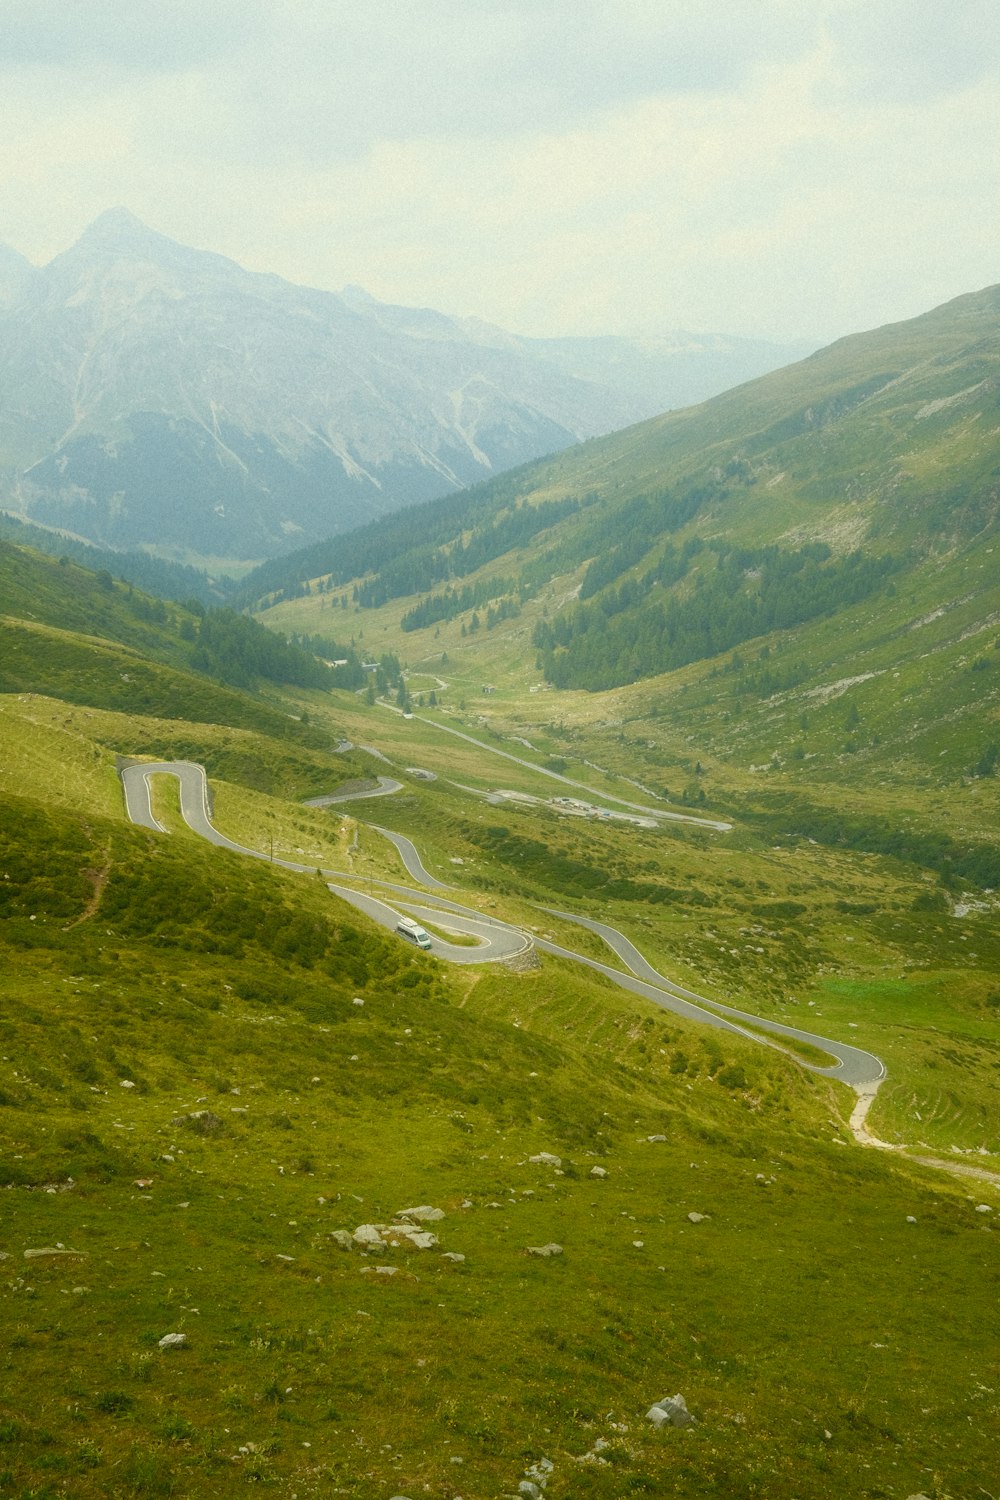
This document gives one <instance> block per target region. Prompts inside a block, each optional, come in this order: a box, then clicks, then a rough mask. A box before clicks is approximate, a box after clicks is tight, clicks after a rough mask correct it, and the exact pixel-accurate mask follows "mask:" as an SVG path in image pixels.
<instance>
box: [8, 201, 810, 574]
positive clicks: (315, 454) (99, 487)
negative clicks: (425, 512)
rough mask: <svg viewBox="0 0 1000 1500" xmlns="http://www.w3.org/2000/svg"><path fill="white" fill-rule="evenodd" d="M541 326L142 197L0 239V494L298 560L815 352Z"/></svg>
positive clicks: (198, 546) (109, 537) (176, 539)
mask: <svg viewBox="0 0 1000 1500" xmlns="http://www.w3.org/2000/svg"><path fill="white" fill-rule="evenodd" d="M805 347H806V346H802V347H789V346H781V345H775V344H767V343H763V342H753V341H748V340H741V339H736V338H725V337H703V336H697V335H688V334H676V335H671V336H669V337H662V338H652V339H648V340H638V339H626V338H594V339H550V340H545V339H527V338H520V337H516V336H514V335H511V334H508V333H505V332H503V331H502V330H500V329H497V328H494V327H492V326H490V325H488V324H486V323H483V322H480V321H479V320H477V319H469V318H465V319H458V318H452V317H448V316H445V315H444V314H443V313H439V312H434V311H432V310H430V309H419V308H405V307H395V306H390V305H387V304H385V303H381V302H378V301H376V300H375V299H374V298H372V297H370V296H369V295H368V294H367V293H365V292H363V291H361V290H360V289H357V288H348V289H347V290H346V291H344V292H343V293H341V294H340V295H336V294H334V293H331V292H324V291H317V290H312V289H310V288H306V287H299V286H294V285H292V284H290V283H289V282H286V281H283V280H282V279H281V278H280V277H277V276H272V275H261V274H255V273H251V272H248V271H245V270H243V269H242V268H241V267H240V266H238V265H236V264H235V263H234V262H232V261H230V260H227V259H225V258H224V257H223V256H220V255H215V254H211V253H207V252H204V251H199V250H193V249H190V248H188V247H186V246H183V245H180V244H177V243H175V242H174V241H172V240H170V239H167V238H166V237H165V236H163V235H161V234H158V233H156V232H155V231H153V230H151V229H149V228H147V227H146V226H145V225H144V224H142V223H140V222H139V221H138V220H137V219H135V218H134V217H133V216H132V215H131V214H129V213H128V212H127V211H126V210H124V209H113V210H110V211H109V212H107V213H105V214H102V215H101V217H100V218H98V219H97V220H96V221H95V222H94V223H93V224H92V225H91V226H90V228H89V229H87V230H86V231H85V233H84V234H83V235H82V236H81V238H80V239H79V240H78V241H77V243H76V244H75V245H73V246H72V247H71V249H69V250H67V251H66V252H65V253H64V254H62V255H59V256H57V257H56V258H55V259H54V260H53V261H51V262H50V263H49V264H48V265H47V266H45V267H42V268H38V267H35V266H32V265H31V264H30V263H29V262H28V261H27V260H25V259H24V257H23V256H21V255H19V254H18V253H17V252H16V251H14V250H11V249H9V248H7V247H4V246H0V507H3V508H5V509H7V510H9V511H11V512H12V513H14V514H17V515H20V516H22V517H24V518H26V519H29V520H31V521H33V522H35V523H36V524H39V525H43V526H48V527H54V528H58V529H62V530H65V531H68V532H70V533H72V534H74V535H76V536H79V537H82V538H85V539H87V540H90V541H93V542H96V543H98V544H100V545H103V546H106V547H110V548H116V549H121V548H133V549H134V548H141V547H147V548H152V549H154V550H156V551H158V552H160V553H161V554H162V555H168V556H173V557H176V558H178V559H181V560H184V561H199V560H206V559H214V560H216V561H229V562H233V561H237V560H250V559H260V558H262V557H270V556H276V555H279V554H281V553H282V552H284V551H287V550H289V549H290V548H293V547H297V546H301V545H303V544H304V543H308V542H310V541H314V540H317V539H320V538H322V537H326V536H330V535H333V534H335V533H337V532H341V531H344V530H347V529H350V528H352V527H354V526H357V525H359V524H361V523H363V522H366V521H368V520H371V519H373V518H375V517H378V516H381V515H385V514H387V513H389V512H393V511H396V510H399V509H401V508H402V507H404V506H408V505H412V504H414V503H416V502H419V501H423V500H427V499H432V498H435V497H437V496H440V495H443V494H446V493H448V492H450V491H454V490H457V489H460V488H462V487H464V486H466V485H469V484H473V483H476V482H478V481H480V480H483V479H487V478H489V477H490V476H491V475H493V474H494V473H497V472H499V471H501V470H504V469H507V468H510V467H512V466H515V465H517V464H520V463H523V462H525V461H527V460H530V459H533V458H537V457H539V456H541V455H543V454H546V453H552V452H556V451H558V450H561V449H563V448H566V447H568V446H570V445H571V444H573V443H575V442H577V441H579V440H580V439H583V438H587V437H592V436H595V435H598V434H602V433H606V432H610V431H612V430H614V429H616V428H620V427H623V426H626V425H628V424H630V423H632V422H635V421H638V420H640V419H641V418H643V417H646V416H649V415H651V414H652V413H654V412H659V411H663V410H665V409H667V408H671V407H678V406H684V405H687V404H689V403H691V402H694V401H699V400H702V399H704V398H705V397H707V396H709V395H711V394H713V393H714V392H717V391H720V390H723V389H726V388H728V387H730V386H732V385H734V384H736V383H738V382H740V381H743V380H746V379H749V378H751V377H752V376H754V375H757V374H760V373H762V372H764V371H767V370H772V369H775V368H778V367H779V366H781V365H784V364H786V363H788V362H789V360H791V359H793V358H797V357H799V355H801V354H802V353H803V352H804V348H805Z"/></svg>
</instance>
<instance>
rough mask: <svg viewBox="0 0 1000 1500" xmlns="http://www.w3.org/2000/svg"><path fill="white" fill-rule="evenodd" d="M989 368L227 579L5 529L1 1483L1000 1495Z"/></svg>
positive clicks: (986, 324)
mask: <svg viewBox="0 0 1000 1500" xmlns="http://www.w3.org/2000/svg"><path fill="white" fill-rule="evenodd" d="M140 228H141V226H140ZM130 232H131V231H130ZM136 233H138V231H136ZM228 264H229V263H228V262H227V263H226V266H228ZM150 274H152V273H150ZM218 274H219V276H220V277H221V276H223V275H225V276H229V274H230V273H229V271H228V270H226V269H225V267H223V268H222V269H220V270H219V272H218ZM275 296H277V293H275ZM345 316H346V314H345ZM385 316H386V317H388V314H386V315H385ZM449 337H451V335H450V334H449ZM522 354H523V351H521V354H519V355H518V358H521V356H522ZM554 378H555V377H553V379H554ZM998 403H1000V288H996V287H994V288H989V289H987V290H985V291H981V292H978V293H974V294H971V295H968V296H964V297H961V298H959V299H958V300H957V301H952V302H949V303H947V304H946V305H944V306H942V307H939V308H937V309H935V310H934V311H932V312H929V313H927V314H926V315H924V316H921V317H918V318H915V319H912V320H910V321H907V322H904V323H898V324H894V325H889V326H886V327H884V328H880V329H877V330H875V331H873V332H870V333H866V334H862V335H855V336H852V337H849V338H845V339H842V340H840V341H839V342H837V343H834V344H833V345H831V346H829V347H827V348H825V349H822V350H820V351H819V352H817V353H815V354H813V355H810V356H809V357H808V358H806V359H805V360H802V361H800V362H799V363H796V364H792V365H788V366H786V367H784V368H782V369H779V370H776V371H773V372H772V373H769V374H765V375H762V376H761V377H759V378H757V379H755V380H753V381H751V382H750V383H747V384H743V385H740V386H737V387H735V388H733V389H731V390H728V391H725V392H723V393H722V394H720V395H716V396H714V397H712V398H711V399H709V400H707V401H705V402H703V403H702V404H700V405H696V406H688V407H684V408H683V409H679V410H676V411H672V412H669V413H667V414H666V415H664V416H658V417H654V418H652V419H651V420H647V421H644V422H642V423H640V424H639V425H637V426H632V427H628V428H626V429H625V430H623V431H619V432H615V433H611V434H610V435H606V436H601V437H594V438H591V439H589V440H588V441H586V442H584V443H582V444H579V445H576V446H570V447H564V448H563V449H562V451H560V452H558V453H557V454H555V455H554V456H552V457H548V458H541V459H538V460H535V461H533V462H531V463H528V464H526V465H523V466H522V467H519V468H514V469H509V470H507V471H506V472H504V473H500V474H498V475H497V476H496V477H493V478H490V479H487V480H486V481H484V482H483V483H480V484H478V485H476V486H474V487H473V488H471V489H456V490H454V492H452V493H448V494H444V495H441V496H440V497H439V498H436V499H431V500H429V501H427V502H425V503H419V502H418V501H417V500H415V499H414V498H413V496H410V497H409V498H410V499H411V500H412V501H413V503H410V504H408V505H407V506H406V508H405V509H402V510H397V511H395V512H394V513H392V514H384V515H382V514H378V515H376V517H375V519H373V520H370V521H369V522H368V523H367V524H366V525H365V526H364V527H362V528H361V529H356V530H347V531H341V533H340V534H338V535H336V536H335V537H332V538H330V539H327V540H320V541H317V542H315V543H313V544H312V545H310V546H309V547H307V548H305V549H302V550H299V551H296V552H286V553H285V554H283V555H280V556H274V555H270V552H271V551H272V550H273V541H274V536H275V534H276V533H275V530H274V526H273V525H272V522H273V517H274V516H275V515H277V514H279V511H280V506H278V507H277V508H275V507H271V509H269V510H267V512H266V525H265V523H264V522H263V521H262V522H261V523H260V528H259V529H260V530H261V534H262V535H263V534H264V532H265V531H266V534H267V546H266V547H261V548H259V549H258V552H257V556H258V557H264V558H265V560H264V561H262V562H260V565H259V566H256V567H253V568H250V567H249V565H247V566H244V567H242V568H241V569H238V570H235V571H238V572H240V573H241V576H240V577H239V579H238V581H237V580H236V579H235V578H232V577H228V576H226V575H225V574H224V573H223V572H222V571H221V570H217V571H215V572H214V573H211V570H210V573H211V576H208V575H207V574H203V573H201V572H198V571H195V570H194V569H193V568H192V567H191V566H190V562H191V560H192V559H191V558H190V557H185V558H181V557H180V555H179V554H178V553H177V552H174V553H173V554H169V555H168V553H167V552H165V551H162V550H161V551H160V552H159V553H158V552H157V548H156V547H155V546H154V545H152V544H151V543H150V542H149V539H148V538H143V537H142V536H140V535H139V534H138V532H137V531H136V530H135V527H134V526H133V525H132V522H131V521H129V520H128V518H127V517H126V516H125V513H124V511H123V510H121V509H120V508H119V509H118V510H116V509H115V505H116V502H114V500H113V497H112V499H110V500H108V507H109V508H108V510H107V514H108V515H109V516H110V515H112V514H114V515H117V516H118V520H117V521H116V522H115V524H116V525H117V526H118V529H119V531H120V532H121V535H122V537H123V538H125V539H126V540H127V541H128V544H129V545H130V546H131V545H133V544H135V545H136V551H135V552H134V553H131V554H128V555H127V556H126V554H120V553H116V552H113V551H109V550H101V549H100V548H99V547H94V546H88V545H85V543H84V535H85V533H83V531H82V528H80V529H79V531H80V534H78V535H77V536H75V537H73V538H70V537H67V536H66V535H64V534H63V533H62V532H61V531H56V530H49V529H46V525H44V524H35V525H33V526H30V527H29V526H28V525H27V524H26V520H28V519H31V517H30V515H28V514H27V513H23V512H22V513H21V516H20V520H18V519H17V517H16V516H15V515H14V514H13V512H16V511H17V509H18V508H17V506H15V505H10V506H9V507H8V508H9V510H10V511H11V512H12V514H11V515H10V516H9V517H7V518H6V519H5V524H4V532H3V536H4V539H3V540H0V794H2V802H0V949H2V962H0V994H2V1003H0V1041H2V1049H0V1052H2V1056H0V1184H2V1186H0V1192H2V1198H0V1202H2V1205H3V1209H4V1212H3V1215H2V1218H0V1306H2V1314H3V1326H4V1330H5V1338H4V1341H3V1349H2V1354H0V1367H2V1382H0V1491H2V1492H3V1493H4V1494H9V1495H11V1496H19V1497H20V1496H23V1497H29V1496H30V1497H36V1500H41V1497H56V1496H59V1497H62V1496H72V1497H74V1500H97V1497H107V1496H114V1497H119V1496H120V1497H126V1496H127V1497H131V1496H139V1497H145V1496H169V1495H174V1496H178V1497H185V1500H187V1497H191V1500H196V1497H208V1496H211V1497H213V1500H221V1497H229V1496H241V1495H244V1494H246V1493H247V1492H248V1491H251V1492H252V1490H253V1488H254V1487H260V1488H261V1489H262V1490H263V1491H264V1492H266V1493H272V1494H275V1495H280V1496H286V1497H302V1500H304V1497H307V1496H327V1495H347V1496H355V1497H359V1500H369V1497H372V1500H376V1497H377V1500H382V1497H384V1500H391V1497H404V1496H405V1497H407V1500H416V1497H417V1496H423V1495H427V1496H432V1497H440V1500H453V1497H456V1496H462V1497H464V1500H479V1497H483V1500H486V1497H494V1496H496V1497H500V1496H511V1497H516V1496H523V1497H536V1500H538V1497H541V1496H543V1495H544V1496H545V1500H590V1497H593V1500H598V1497H601V1500H621V1497H624V1496H631V1495H642V1494H648V1495H662V1496H685V1497H688V1496H694V1495H698V1496H703V1495H704V1496H711V1495H718V1496H724V1497H726V1500H829V1497H830V1496H840V1497H845V1500H846V1497H852V1500H853V1497H858V1500H861V1497H864V1500H869V1497H870V1500H876V1497H877V1500H883V1497H885V1500H895V1497H899V1500H907V1497H912V1496H922V1497H928V1500H973V1497H978V1496H983V1495H994V1494H996V1493H997V1472H998V1470H997V1448H996V1432H997V1417H998V1409H1000V1403H998V1395H997V1391H998V1379H1000V1372H998V1370H997V1366H996V1351H997V1347H998V1344H997V1325H996V1311H997V1293H998V1280H1000V1278H998V1257H997V1245H998V1238H997V1235H998V1223H1000V1218H998V1216H1000V937H998V929H997V917H998V906H1000V899H998V896H997V890H998V889H1000V817H998V814H1000V566H998V559H1000V526H998V517H1000V404H998ZM172 430H173V431H174V434H175V436H176V432H177V430H178V429H176V428H174V429H172ZM534 436H535V434H533V436H532V441H534ZM186 440H187V439H186V438H185V441H186ZM74 441H76V448H75V449H74V452H75V454H76V460H74V461H80V462H82V459H81V458H80V455H81V454H82V453H84V449H86V450H87V451H90V448H91V447H93V445H94V444H95V443H96V442H97V439H96V438H93V439H91V437H88V436H87V434H86V433H84V434H83V435H82V436H80V437H79V439H78V440H74ZM567 441H568V435H567ZM88 444H89V445H90V447H88ZM497 446H498V451H499V449H501V448H502V444H501V443H500V442H499V439H498V440H497ZM94 451H96V448H95V449H94ZM109 451H110V450H109ZM111 456H112V458H113V457H114V454H112V455H111ZM115 461H117V460H115ZM262 462H263V461H262ZM46 463H49V467H50V468H52V471H53V472H56V469H57V468H58V464H57V461H56V460H51V462H50V461H49V460H46ZM266 467H267V465H266V464H263V468H264V469H266ZM46 473H48V470H46ZM314 477H315V476H313V478H314ZM313 478H310V481H309V483H310V486H312V487H311V488H310V490H309V494H310V502H309V503H310V506H311V507H312V509H311V510H310V518H311V519H310V523H309V524H310V528H311V530H312V531H316V530H317V528H318V526H319V522H318V520H317V516H318V515H319V510H318V509H317V506H318V505H319V502H318V500H317V499H316V495H317V493H318V491H317V490H316V488H315V485H314V483H313ZM136 482H138V481H136ZM220 482H221V481H220ZM254 482H255V483H256V482H257V480H255V481H254ZM275 482H276V483H278V481H275ZM192 483H193V484H195V485H196V483H197V481H196V480H192ZM317 483H318V481H317ZM74 495H75V500H74V503H77V501H78V502H79V503H80V504H83V503H84V502H83V500H82V499H81V497H80V495H79V493H78V492H77V491H74ZM226 503H227V505H228V504H230V501H229V500H227V502H226ZM379 503H380V504H381V500H380V502H379ZM102 504H103V502H102ZM43 510H44V507H41V508H37V513H36V514H35V516H34V520H35V521H36V523H37V522H38V521H39V520H41V521H43V522H45V521H46V518H48V520H49V521H51V516H49V515H48V512H45V513H44V515H43V514H42V511H43ZM262 514H263V512H262ZM134 519H135V518H134V516H133V520H134ZM254 524H255V525H256V524H257V523H256V522H255V523H254ZM102 525H103V523H102ZM226 527H227V528H228V530H227V532H226V540H227V545H229V546H230V548H231V550H232V545H233V544H232V536H233V535H235V533H236V531H237V530H238V529H239V524H238V522H237V521H236V520H235V519H234V516H233V514H232V513H227V515H226ZM133 533H134V534H133ZM248 535H249V533H248ZM92 540H96V541H97V542H100V541H101V538H100V537H96V538H92ZM250 540H251V541H253V540H254V538H253V536H251V537H250ZM220 545H221V543H220ZM195 561H197V562H198V564H199V566H203V565H204V564H205V561H206V556H205V549H202V552H201V554H200V555H199V557H198V558H197V559H195ZM244 562H246V559H244ZM181 563H183V564H184V565H183V566H181V565H180V564H181ZM143 569H145V570H146V571H145V572H143ZM199 768H204V777H205V779H204V780H203V779H202V772H201V770H200V769H199ZM403 919H409V923H408V925H407V922H406V921H404V920H403ZM401 921H403V927H402V928H400V926H399V924H400V922H401ZM414 931H416V932H417V933H421V932H422V933H425V934H426V935H427V936H426V943H424V942H423V941H422V940H421V941H414V937H413V934H414ZM428 945H429V946H428Z"/></svg>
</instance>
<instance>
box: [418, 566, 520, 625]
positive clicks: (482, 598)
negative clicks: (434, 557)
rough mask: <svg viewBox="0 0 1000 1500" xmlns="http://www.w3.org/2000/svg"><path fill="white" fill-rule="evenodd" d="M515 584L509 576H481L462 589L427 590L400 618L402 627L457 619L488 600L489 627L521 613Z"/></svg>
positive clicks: (434, 623) (487, 618) (487, 623)
mask: <svg viewBox="0 0 1000 1500" xmlns="http://www.w3.org/2000/svg"><path fill="white" fill-rule="evenodd" d="M515 587H516V585H515V583H514V580H513V579H510V578H491V579H486V580H482V579H481V580H480V581H479V582H478V583H467V584H466V585H465V587H464V588H461V589H453V588H452V587H451V586H450V585H449V586H448V588H446V589H443V590H442V591H441V592H440V593H439V594H428V595H427V596H426V598H424V599H421V601H420V603H419V604H415V605H414V606H413V608H412V609H408V610H407V611H406V614H405V615H404V616H403V618H402V619H401V620H400V622H399V624H400V629H402V630H406V631H411V630H424V629H426V627H427V626H428V625H436V624H437V623H438V621H439V620H454V619H455V617H456V616H457V615H463V614H465V613H466V612H467V611H468V610H470V609H471V610H477V609H479V608H481V607H482V605H484V604H488V606H489V607H488V609H487V615H486V628H487V629H488V630H489V629H491V628H492V626H494V625H495V624H497V623H498V621H500V620H509V619H512V618H513V616H514V615H517V614H519V613H520V609H521V601H520V599H517V598H514V597H513V592H514V589H515Z"/></svg>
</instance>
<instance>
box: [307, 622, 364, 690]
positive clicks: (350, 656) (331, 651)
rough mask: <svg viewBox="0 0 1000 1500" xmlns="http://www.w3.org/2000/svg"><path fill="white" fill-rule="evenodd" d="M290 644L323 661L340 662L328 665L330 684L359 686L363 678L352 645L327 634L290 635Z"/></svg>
mask: <svg viewBox="0 0 1000 1500" xmlns="http://www.w3.org/2000/svg"><path fill="white" fill-rule="evenodd" d="M289 640H290V641H291V644H292V645H293V646H297V647H298V648H299V650H300V651H307V652H308V653H309V654H310V656H314V657H320V658H321V659H322V660H323V662H324V663H330V662H341V663H342V665H341V666H331V667H330V674H331V675H330V686H331V687H336V688H359V687H361V686H362V684H363V683H364V680H365V674H364V671H363V669H362V666H361V657H360V656H359V655H358V653H357V651H356V649H355V647H354V645H353V644H352V645H350V646H344V645H342V644H341V643H340V642H339V641H335V640H334V639H333V637H332V636H328V635H292V636H290V637H289Z"/></svg>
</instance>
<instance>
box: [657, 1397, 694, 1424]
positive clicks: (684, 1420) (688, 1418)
mask: <svg viewBox="0 0 1000 1500" xmlns="http://www.w3.org/2000/svg"><path fill="white" fill-rule="evenodd" d="M646 1416H647V1417H648V1418H649V1420H650V1421H651V1422H652V1423H653V1425H654V1427H662V1426H663V1425H664V1423H666V1422H669V1423H670V1425H671V1427H692V1426H693V1425H694V1423H695V1420H696V1419H695V1417H693V1416H692V1415H691V1413H690V1412H689V1411H688V1409H687V1402H686V1401H685V1400H684V1397H683V1396H682V1395H680V1394H679V1393H678V1394H677V1395H676V1396H664V1398H663V1400H662V1401H656V1402H654V1404H653V1405H652V1406H651V1407H650V1408H649V1411H648V1412H647V1413H646Z"/></svg>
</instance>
